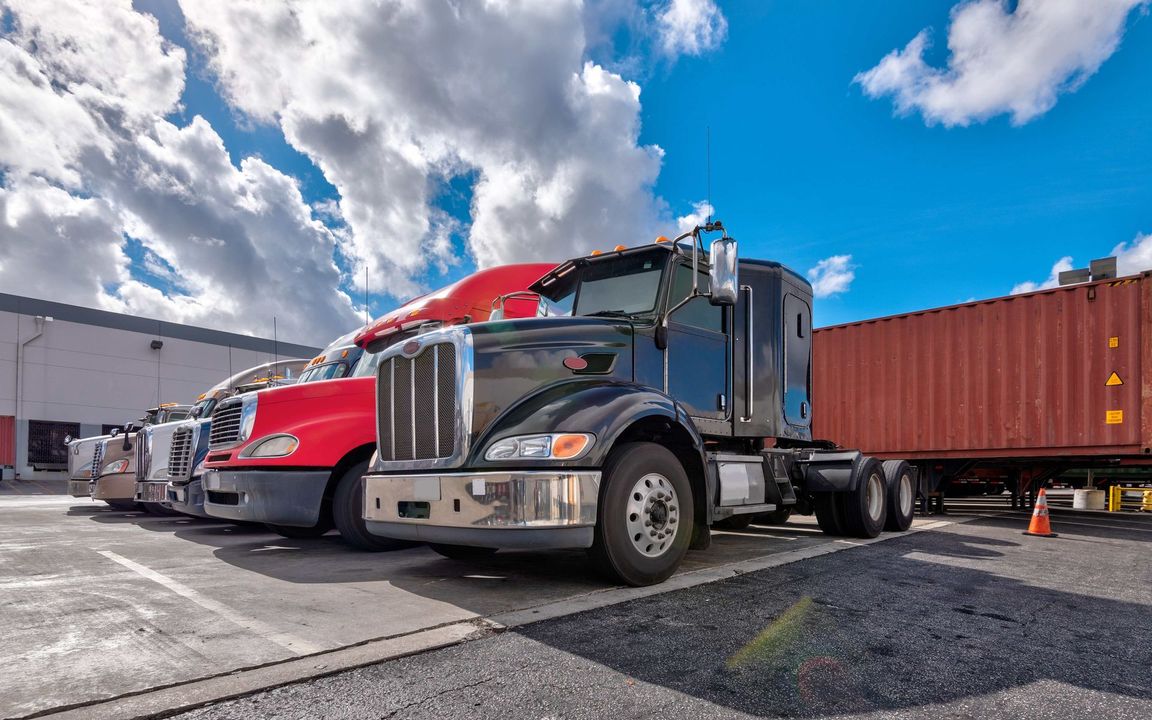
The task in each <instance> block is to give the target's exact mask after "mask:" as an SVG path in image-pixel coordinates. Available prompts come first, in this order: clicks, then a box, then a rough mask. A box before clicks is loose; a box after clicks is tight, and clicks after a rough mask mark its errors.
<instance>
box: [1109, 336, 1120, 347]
mask: <svg viewBox="0 0 1152 720" xmlns="http://www.w3.org/2000/svg"><path fill="white" fill-rule="evenodd" d="M1108 347H1110V348H1118V347H1120V338H1118V337H1110V338H1108Z"/></svg>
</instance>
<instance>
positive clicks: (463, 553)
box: [428, 543, 497, 560]
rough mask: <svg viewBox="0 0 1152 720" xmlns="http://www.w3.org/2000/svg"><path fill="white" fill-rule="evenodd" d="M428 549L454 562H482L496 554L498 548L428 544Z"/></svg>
mask: <svg viewBox="0 0 1152 720" xmlns="http://www.w3.org/2000/svg"><path fill="white" fill-rule="evenodd" d="M428 547H430V548H432V549H433V550H435V551H436V552H438V553H440V554H441V555H443V556H444V557H446V558H451V559H452V560H481V559H483V558H486V557H491V556H493V555H495V554H496V550H497V548H490V547H472V546H470V545H445V544H443V543H428Z"/></svg>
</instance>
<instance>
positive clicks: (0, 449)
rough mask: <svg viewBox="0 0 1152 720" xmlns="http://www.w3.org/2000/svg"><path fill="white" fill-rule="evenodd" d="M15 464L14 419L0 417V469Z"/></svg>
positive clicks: (5, 416) (4, 416) (7, 416)
mask: <svg viewBox="0 0 1152 720" xmlns="http://www.w3.org/2000/svg"><path fill="white" fill-rule="evenodd" d="M15 464H16V418H14V417H12V416H11V415H0V467H3V466H5V465H15Z"/></svg>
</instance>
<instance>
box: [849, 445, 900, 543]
mask: <svg viewBox="0 0 1152 720" xmlns="http://www.w3.org/2000/svg"><path fill="white" fill-rule="evenodd" d="M854 480H855V485H856V487H855V489H854V490H850V491H849V492H845V493H837V494H838V495H839V496H840V513H841V515H840V517H841V519H842V521H843V527H844V531H845V534H847V535H851V536H853V537H859V538H874V537H876V536H877V535H879V534H880V533H881V531H883V530H884V523H885V522H886V521H887V519H888V482H887V480H886V479H885V478H884V466H883V465H882V464H881V463H880V461H879V460H877V459H876V458H870V457H865V458H861V459H860V463H859V464H858V465H857V466H856V476H855V478H854Z"/></svg>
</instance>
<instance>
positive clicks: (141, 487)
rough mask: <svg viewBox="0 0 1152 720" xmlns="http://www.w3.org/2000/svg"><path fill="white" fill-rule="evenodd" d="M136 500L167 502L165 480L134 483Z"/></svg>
mask: <svg viewBox="0 0 1152 720" xmlns="http://www.w3.org/2000/svg"><path fill="white" fill-rule="evenodd" d="M136 502H146V503H162V502H168V483H167V482H138V483H136Z"/></svg>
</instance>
